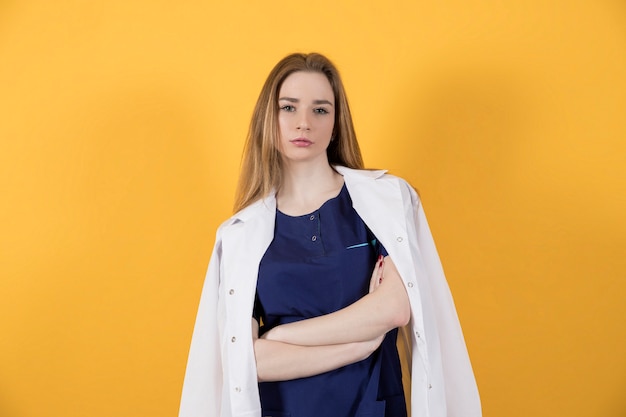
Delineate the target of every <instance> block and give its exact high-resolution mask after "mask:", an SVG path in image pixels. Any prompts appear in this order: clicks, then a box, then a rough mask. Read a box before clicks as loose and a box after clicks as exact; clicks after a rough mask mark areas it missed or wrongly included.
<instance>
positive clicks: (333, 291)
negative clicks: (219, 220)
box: [254, 184, 407, 417]
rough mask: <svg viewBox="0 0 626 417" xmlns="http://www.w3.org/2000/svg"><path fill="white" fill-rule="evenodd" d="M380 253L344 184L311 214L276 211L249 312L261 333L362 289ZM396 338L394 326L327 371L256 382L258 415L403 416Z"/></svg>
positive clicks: (331, 307) (329, 308)
mask: <svg viewBox="0 0 626 417" xmlns="http://www.w3.org/2000/svg"><path fill="white" fill-rule="evenodd" d="M381 215H382V213H381ZM379 254H382V255H383V256H386V255H387V251H386V250H385V248H384V247H383V246H382V245H381V244H380V242H378V241H377V240H376V237H375V236H374V235H373V234H372V232H371V231H370V230H369V229H368V228H367V226H366V225H365V223H364V222H363V220H362V219H361V218H360V217H359V215H358V214H357V213H356V211H355V210H354V209H353V208H352V200H351V199H350V195H349V193H348V190H347V188H346V186H345V184H344V186H343V187H342V189H341V191H340V193H339V195H338V196H337V197H335V198H332V199H330V200H328V201H326V202H325V203H324V204H323V205H322V206H321V207H320V208H319V209H318V210H316V211H314V212H312V213H309V214H306V215H303V216H295V217H294V216H288V215H286V214H283V213H281V212H280V211H278V210H277V211H276V226H275V230H274V240H273V241H272V243H271V244H270V246H269V247H268V249H267V251H266V252H265V255H264V256H263V259H262V260H261V264H260V266H259V277H258V282H257V296H256V302H255V313H254V314H255V317H256V318H257V320H258V319H259V318H260V319H262V327H261V329H260V332H261V334H262V333H264V332H266V331H268V330H269V329H271V328H273V327H275V326H278V325H280V324H284V323H290V322H294V321H298V320H304V319H308V318H311V317H317V316H320V315H323V314H328V313H332V312H334V311H337V310H340V309H342V308H344V307H346V306H348V305H350V304H352V303H354V302H355V301H357V300H358V299H360V298H361V297H363V296H364V295H367V294H368V292H369V281H370V277H371V274H372V271H373V269H374V266H375V263H376V260H377V258H378V255H379ZM396 338H397V329H395V330H392V331H390V332H389V333H388V334H387V335H386V337H385V339H384V340H383V342H382V344H381V346H380V347H379V348H378V350H377V351H376V352H375V353H374V354H372V355H371V356H370V357H369V358H367V359H365V360H363V361H360V362H357V363H354V364H351V365H347V366H344V367H342V368H339V369H336V370H333V371H330V372H326V373H323V374H320V375H315V376H312V377H308V378H300V379H294V380H289V381H279V382H262V383H259V391H260V395H261V406H262V408H263V417H270V416H271V417H320V416H332V417H360V416H363V417H365V416H367V417H406V415H407V412H406V406H405V401H404V392H403V389H402V373H401V367H400V359H399V357H398V352H397V349H396Z"/></svg>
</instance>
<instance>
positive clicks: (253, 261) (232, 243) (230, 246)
mask: <svg viewBox="0 0 626 417" xmlns="http://www.w3.org/2000/svg"><path fill="white" fill-rule="evenodd" d="M275 219H276V199H275V198H274V194H271V195H270V196H268V197H267V198H265V199H264V200H260V201H258V202H256V203H254V204H252V205H251V206H248V207H247V208H245V209H244V210H242V211H241V212H239V213H237V214H236V215H235V216H233V222H232V223H231V224H230V225H229V226H228V228H227V229H226V230H224V234H223V238H222V244H223V252H222V253H223V260H224V263H223V275H222V276H223V278H224V283H225V284H226V285H227V286H228V288H230V287H237V288H239V289H240V290H243V291H245V292H246V296H247V297H250V298H252V299H253V297H254V290H255V289H256V279H257V275H258V272H259V263H260V262H261V258H262V257H263V255H264V254H265V251H266V250H267V247H268V246H269V245H270V243H271V242H272V239H273V238H274V222H275ZM250 305H251V303H250Z"/></svg>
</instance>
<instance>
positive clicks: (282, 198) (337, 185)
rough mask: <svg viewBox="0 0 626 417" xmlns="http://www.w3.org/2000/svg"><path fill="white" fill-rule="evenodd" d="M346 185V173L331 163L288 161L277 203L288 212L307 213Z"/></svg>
mask: <svg viewBox="0 0 626 417" xmlns="http://www.w3.org/2000/svg"><path fill="white" fill-rule="evenodd" d="M342 186H343V177H342V176H341V175H340V174H339V173H337V172H336V171H335V170H334V169H333V168H332V167H331V166H330V165H329V164H328V163H326V164H306V163H297V164H288V165H287V166H285V171H284V175H283V181H282V184H281V186H280V189H279V190H278V193H277V194H276V203H277V206H278V209H279V210H280V211H281V212H283V213H285V214H289V215H292V216H297V215H302V214H307V213H310V212H312V211H315V210H317V209H318V208H319V207H320V206H321V205H322V204H324V202H325V201H327V200H329V199H331V198H334V197H336V196H337V195H338V194H339V192H340V191H341V187H342Z"/></svg>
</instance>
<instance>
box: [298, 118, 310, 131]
mask: <svg viewBox="0 0 626 417" xmlns="http://www.w3.org/2000/svg"><path fill="white" fill-rule="evenodd" d="M310 129H311V125H310V124H309V118H308V116H307V115H306V114H303V115H301V116H300V118H299V119H298V130H310Z"/></svg>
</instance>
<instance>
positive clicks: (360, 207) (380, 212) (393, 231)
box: [335, 167, 406, 250]
mask: <svg viewBox="0 0 626 417" xmlns="http://www.w3.org/2000/svg"><path fill="white" fill-rule="evenodd" d="M335 169H337V171H338V172H339V173H340V174H341V175H343V177H344V181H345V183H346V187H347V188H348V192H349V193H350V198H351V199H352V206H353V207H354V209H355V210H356V212H357V213H358V214H359V216H360V217H361V219H363V221H364V222H365V224H367V227H369V228H370V230H371V231H372V232H373V233H374V235H375V236H376V237H377V238H378V239H379V240H380V241H381V243H382V244H383V245H384V246H385V248H386V249H387V250H393V249H392V246H393V245H391V243H392V242H393V241H395V240H397V239H398V238H403V235H404V234H406V223H405V213H404V210H405V207H404V204H403V200H402V192H401V190H400V185H399V182H398V181H392V182H388V181H384V182H379V181H377V178H380V177H381V176H382V175H383V174H384V173H385V172H386V171H382V170H381V171H356V170H351V169H346V168H343V167H335ZM390 185H393V186H390ZM400 231H402V233H400Z"/></svg>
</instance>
